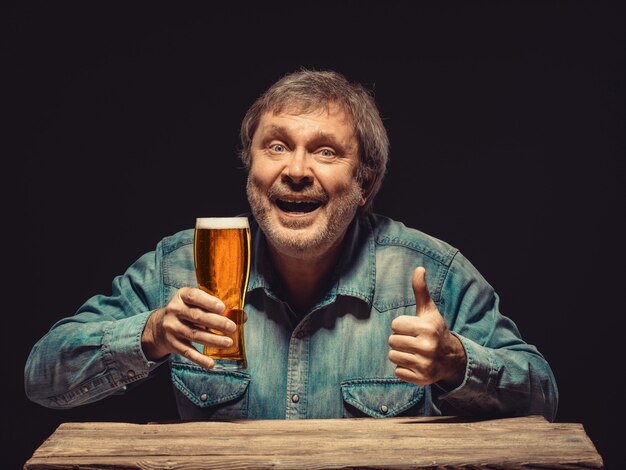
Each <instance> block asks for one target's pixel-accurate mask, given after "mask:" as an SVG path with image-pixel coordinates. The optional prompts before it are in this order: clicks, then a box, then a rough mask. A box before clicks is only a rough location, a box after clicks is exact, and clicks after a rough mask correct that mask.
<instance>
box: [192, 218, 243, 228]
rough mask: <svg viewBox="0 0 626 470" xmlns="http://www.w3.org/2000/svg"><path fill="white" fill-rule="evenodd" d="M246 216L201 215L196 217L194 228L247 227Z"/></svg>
mask: <svg viewBox="0 0 626 470" xmlns="http://www.w3.org/2000/svg"><path fill="white" fill-rule="evenodd" d="M248 227H250V225H249V224H248V218H247V217H201V218H198V219H196V228H212V229H227V228H248Z"/></svg>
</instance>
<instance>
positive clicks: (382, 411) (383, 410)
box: [380, 405, 389, 414]
mask: <svg viewBox="0 0 626 470" xmlns="http://www.w3.org/2000/svg"><path fill="white" fill-rule="evenodd" d="M388 411H389V408H387V405H382V406H381V407H380V412H381V413H382V414H387V412H388Z"/></svg>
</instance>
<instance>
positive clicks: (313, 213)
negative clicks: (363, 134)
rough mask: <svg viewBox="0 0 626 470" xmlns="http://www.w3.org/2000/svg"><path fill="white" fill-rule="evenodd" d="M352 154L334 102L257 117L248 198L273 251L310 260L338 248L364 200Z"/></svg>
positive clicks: (346, 123)
mask: <svg viewBox="0 0 626 470" xmlns="http://www.w3.org/2000/svg"><path fill="white" fill-rule="evenodd" d="M358 150H359V149H358V142H357V139H356V136H355V135H354V126H353V125H352V121H351V119H350V118H349V117H348V116H347V115H346V113H345V112H344V111H343V109H342V108H341V107H340V106H338V105H337V104H334V103H331V104H330V105H329V106H328V109H326V107H323V108H321V109H320V110H318V111H313V112H311V113H306V114H301V113H298V112H296V111H289V110H287V111H285V112H282V113H280V114H273V113H265V114H264V115H263V116H262V117H261V120H260V122H259V126H258V128H257V130H256V132H255V133H254V136H253V139H252V145H251V153H252V161H251V166H250V172H249V175H248V184H247V193H248V201H249V202H250V207H251V208H252V212H253V214H254V216H255V218H256V220H257V221H258V223H259V225H260V227H261V229H262V230H263V232H264V233H265V235H266V237H267V239H268V241H269V243H270V244H271V245H272V247H273V248H274V249H276V250H278V251H279V252H280V253H282V254H284V255H287V256H294V257H300V258H313V257H319V256H322V255H324V253H326V252H327V251H328V250H329V249H330V248H333V247H335V246H338V244H339V243H341V241H342V239H343V236H344V234H345V232H346V230H347V228H348V225H349V224H350V222H351V221H352V219H353V218H354V215H355V213H356V211H357V209H358V206H359V205H363V204H364V203H365V200H364V198H363V196H362V190H361V187H360V185H359V184H358V183H357V181H356V179H355V175H356V169H357V167H358V165H359V157H358Z"/></svg>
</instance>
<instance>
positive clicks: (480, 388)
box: [437, 332, 497, 405]
mask: <svg viewBox="0 0 626 470" xmlns="http://www.w3.org/2000/svg"><path fill="white" fill-rule="evenodd" d="M451 333H452V334H453V335H454V336H456V337H457V338H458V339H459V341H461V344H462V345H463V348H464V349H465V356H466V357H467V364H466V366H465V377H464V378H463V381H462V382H461V384H460V385H459V386H458V387H456V388H455V389H453V390H447V389H445V388H444V387H442V386H441V385H439V384H437V385H438V386H439V388H441V389H442V390H443V391H444V392H445V393H443V394H442V395H440V396H439V398H440V399H441V400H446V401H448V402H449V403H451V404H454V403H458V404H459V405H462V404H469V403H472V402H475V401H478V402H480V400H481V397H484V396H485V395H487V394H488V390H489V389H490V388H492V385H493V383H495V382H494V380H495V376H496V373H497V372H496V364H495V358H494V357H493V354H492V352H491V351H490V350H489V348H485V347H483V346H481V345H479V344H478V343H476V342H474V341H472V340H471V339H467V338H465V337H463V336H461V335H459V334H457V333H454V332H451Z"/></svg>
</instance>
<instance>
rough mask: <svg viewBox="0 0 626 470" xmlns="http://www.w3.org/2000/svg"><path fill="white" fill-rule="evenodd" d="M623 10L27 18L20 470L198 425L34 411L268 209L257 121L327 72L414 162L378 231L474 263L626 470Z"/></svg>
mask: <svg viewBox="0 0 626 470" xmlns="http://www.w3.org/2000/svg"><path fill="white" fill-rule="evenodd" d="M618 3H620V2H615V3H606V2H592V1H589V2H523V3H500V2H493V3H492V2H463V3H449V2H399V1H396V2H391V1H389V2H384V3H383V2H357V1H353V2H346V1H343V2H319V1H318V2H308V3H307V4H305V5H300V4H299V3H298V2H283V3H276V2H273V3H267V2H254V3H250V4H246V3H243V2H231V3H228V4H226V2H223V3H217V2H206V3H197V4H196V3H187V2H185V3H184V4H183V2H178V3H176V5H175V6H174V2H172V4H171V5H169V6H157V5H156V4H152V3H131V2H128V4H126V3H125V4H112V3H109V2H99V3H97V4H95V5H94V2H83V3H71V4H70V3H66V2H18V3H16V4H15V5H13V6H8V7H5V13H6V14H3V15H2V19H1V21H2V27H1V28H0V29H1V30H2V31H1V34H2V43H3V52H4V53H3V56H2V70H3V72H2V76H3V80H4V85H2V89H3V93H2V102H3V103H4V104H3V105H2V109H3V111H4V112H3V114H4V119H5V122H4V124H3V126H2V128H3V133H4V134H5V136H4V137H3V145H2V147H3V149H4V150H3V154H4V155H3V159H2V161H3V164H2V167H3V171H2V185H1V186H2V191H3V197H2V200H3V227H4V229H3V237H5V238H6V240H5V243H4V247H5V249H4V252H3V258H6V257H8V266H7V263H6V262H5V269H4V274H5V276H6V277H5V281H4V282H3V285H4V288H5V289H4V293H3V296H2V298H3V302H2V305H3V312H2V336H3V341H2V347H3V358H4V361H5V362H4V365H3V367H2V393H3V398H2V407H3V410H2V422H3V428H2V446H3V448H4V451H3V453H2V458H3V459H5V462H4V464H3V465H2V467H3V468H19V467H20V466H21V465H22V464H23V463H24V461H25V460H26V459H27V458H28V457H30V455H32V452H33V451H34V450H35V448H36V447H37V446H38V445H39V444H41V442H42V441H43V440H44V439H45V438H46V437H47V436H48V435H49V434H51V433H52V431H53V430H54V429H55V428H56V426H57V425H58V424H59V423H61V422H65V421H77V420H78V421H80V420H84V421H94V420H119V421H136V422H146V421H151V420H167V419H176V417H177V416H176V411H175V407H174V403H173V395H172V392H171V390H170V386H169V384H168V381H167V375H166V374H161V375H160V376H158V377H157V378H156V379H155V380H154V381H151V382H148V383H145V384H142V385H141V386H139V387H138V388H137V389H135V390H134V391H133V392H132V393H130V394H129V395H128V396H125V397H110V398H108V399H106V400H104V401H102V402H100V403H96V404H93V405H88V406H84V407H82V408H78V409H75V410H69V411H53V410H48V409H45V408H43V407H40V406H38V405H35V404H33V403H30V402H29V401H28V400H27V399H26V397H25V396H24V392H23V373H22V371H23V367H24V363H25V360H26V358H27V356H28V353H29V351H30V348H31V347H32V345H33V344H34V343H35V342H36V341H37V340H38V339H39V338H40V337H41V336H42V335H43V334H44V333H45V332H46V331H47V330H48V329H49V327H50V326H51V325H52V323H54V322H55V321H56V320H58V319H59V318H61V317H63V316H67V315H71V314H73V313H74V311H75V310H76V309H77V308H78V307H79V306H80V304H81V303H82V302H83V301H84V300H86V299H87V298H88V297H90V296H92V295H94V294H96V293H108V292H110V282H111V280H112V278H113V277H114V276H115V275H117V274H121V273H122V272H123V271H124V270H125V269H126V267H127V266H128V265H129V264H130V263H132V262H133V261H134V260H135V259H137V258H138V257H139V256H140V255H141V254H143V253H145V252H147V251H150V250H152V249H153V248H154V246H155V245H156V243H157V242H158V241H159V240H160V239H161V238H162V237H164V236H167V235H170V234H172V233H174V232H176V231H178V230H181V229H184V228H189V227H191V226H192V225H193V223H194V220H195V218H196V217H197V216H208V215H224V216H225V215H234V214H237V213H240V212H242V211H245V210H247V203H246V199H245V195H244V182H245V172H244V171H243V170H242V169H241V168H240V165H239V162H238V160H237V158H236V153H235V150H236V147H237V144H238V126H239V124H240V120H241V118H242V117H243V114H244V113H245V111H246V109H247V107H248V106H249V105H250V104H251V103H252V101H253V100H254V99H255V98H256V97H257V96H258V95H259V94H260V93H261V92H262V91H263V90H264V89H265V88H267V87H268V86H269V85H270V84H271V83H272V82H274V81H275V80H276V79H277V78H279V77H280V76H281V75H283V74H285V73H287V72H290V71H293V70H295V69H297V68H298V67H300V66H307V67H312V68H332V69H336V70H338V71H341V72H343V73H344V74H345V75H347V76H348V77H349V78H350V79H352V80H356V81H359V82H362V83H364V84H366V85H368V86H370V87H373V88H374V89H375V94H376V99H377V102H378V104H379V107H380V110H381V113H382V115H383V117H384V120H385V123H386V125H387V127H388V131H389V134H390V138H391V142H392V152H391V163H390V166H389V172H388V177H387V179H386V181H385V183H384V184H383V187H382V191H381V193H380V194H379V196H378V199H377V201H376V210H377V211H378V212H381V213H384V214H386V215H389V216H391V217H393V218H396V219H399V220H401V221H403V222H405V223H406V224H407V225H409V226H413V227H416V228H419V229H421V230H423V231H425V232H427V233H430V234H431V235H434V236H436V237H438V238H441V239H444V240H446V241H448V242H449V243H451V244H453V245H455V246H456V247H458V248H459V249H461V251H462V252H464V254H465V255H466V256H467V257H468V258H469V259H470V260H472V262H473V263H474V264H475V265H476V266H477V267H478V269H479V270H480V271H481V272H482V273H483V274H484V275H485V277H486V278H487V279H488V280H489V281H490V282H491V284H492V285H493V286H494V287H495V288H496V290H497V291H498V292H499V293H500V295H501V297H502V310H503V312H504V313H505V314H506V315H508V316H510V317H512V318H513V319H514V321H515V322H516V323H517V325H518V326H519V328H520V330H521V332H522V334H523V335H524V338H525V339H526V340H527V341H529V342H531V343H534V344H536V345H537V346H538V347H539V349H540V350H541V351H542V352H543V353H544V355H545V356H546V357H547V359H548V361H549V362H550V363H551V365H552V367H553V370H554V373H555V375H556V378H557V381H558V385H559V389H560V398H561V399H560V408H559V412H558V415H557V420H558V421H561V422H580V423H582V424H583V425H584V427H585V429H586V430H587V432H588V434H589V435H590V437H591V438H592V440H593V442H594V443H595V444H596V446H597V448H598V450H599V451H600V453H601V455H602V456H603V457H604V459H605V461H606V463H607V466H608V468H620V467H621V466H622V465H623V464H624V463H625V462H626V460H625V458H624V454H623V452H620V450H622V449H620V448H619V446H623V442H624V432H623V421H622V420H623V418H624V413H623V412H624V405H623V403H624V399H623V396H622V395H623V390H624V366H623V364H622V352H623V346H622V344H623V340H622V335H621V328H622V324H623V321H622V318H623V316H624V313H625V311H624V308H623V302H622V296H623V292H624V288H623V283H624V282H623V281H624V274H623V273H624V261H625V257H624V253H623V251H624V235H625V233H624V229H623V228H622V225H623V224H622V222H621V221H622V219H623V218H624V191H623V187H624V27H623V23H624V15H623V9H622V7H621V6H618ZM181 4H183V5H181ZM415 4H417V5H415ZM7 267H8V269H7ZM620 364H622V365H620ZM620 429H621V430H620ZM5 446H6V447H5ZM6 459H8V460H6Z"/></svg>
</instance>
